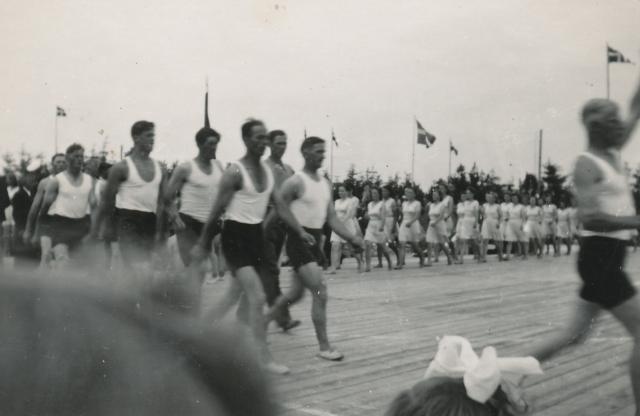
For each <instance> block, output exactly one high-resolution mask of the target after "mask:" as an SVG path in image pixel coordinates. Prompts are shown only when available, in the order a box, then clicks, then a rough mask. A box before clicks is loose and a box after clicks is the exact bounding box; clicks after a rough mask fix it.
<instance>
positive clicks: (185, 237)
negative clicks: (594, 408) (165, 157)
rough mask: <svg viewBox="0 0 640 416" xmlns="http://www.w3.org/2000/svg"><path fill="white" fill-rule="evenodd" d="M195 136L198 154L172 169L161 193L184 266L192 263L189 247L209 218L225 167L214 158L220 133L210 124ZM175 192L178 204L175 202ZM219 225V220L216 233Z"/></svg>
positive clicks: (194, 241) (195, 240)
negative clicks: (210, 126) (163, 194)
mask: <svg viewBox="0 0 640 416" xmlns="http://www.w3.org/2000/svg"><path fill="white" fill-rule="evenodd" d="M195 137H196V145H197V146H198V155H197V156H196V157H195V158H194V159H192V160H189V161H186V162H184V163H181V164H180V165H178V166H177V167H176V168H175V169H174V171H173V174H172V175H171V179H170V180H169V182H168V185H167V189H166V192H165V197H164V198H165V199H164V204H165V206H166V207H167V211H168V215H169V221H170V222H172V223H173V225H174V227H175V230H176V234H177V237H178V249H179V252H180V257H181V259H182V262H183V263H184V265H185V266H189V265H190V264H191V255H190V251H191V249H192V248H193V246H194V244H195V243H196V242H197V241H198V238H199V237H200V234H201V233H202V228H203V227H204V224H205V222H207V218H209V212H211V207H212V206H213V201H215V198H216V195H217V193H218V187H219V186H220V180H221V179H222V173H223V171H224V168H223V166H222V163H220V161H219V160H216V150H217V148H218V143H219V142H220V134H219V133H218V132H217V131H215V130H213V129H211V128H209V127H203V128H202V129H200V130H199V131H198V132H197V133H196V136H195ZM178 194H180V206H179V207H178V206H177V205H176V197H177V196H178ZM220 229H221V227H220V224H218V228H217V230H216V232H215V233H216V234H217V233H218V232H219V231H220ZM209 244H211V243H209Z"/></svg>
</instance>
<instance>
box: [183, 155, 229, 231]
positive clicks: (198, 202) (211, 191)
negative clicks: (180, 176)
mask: <svg viewBox="0 0 640 416" xmlns="http://www.w3.org/2000/svg"><path fill="white" fill-rule="evenodd" d="M190 163H191V173H190V174H189V177H188V178H187V180H186V181H185V183H184V185H183V186H182V191H181V192H180V212H181V213H183V214H185V215H188V216H190V217H192V218H194V219H196V220H198V221H200V222H203V223H204V222H206V221H207V219H208V218H209V214H210V213H211V208H212V207H213V202H214V201H215V199H216V197H217V196H218V188H219V187H220V180H221V179H222V174H223V168H222V164H221V163H220V162H219V161H217V160H211V161H210V166H211V173H209V174H206V173H204V172H203V171H202V169H200V167H199V166H198V164H197V163H196V161H195V160H191V161H190Z"/></svg>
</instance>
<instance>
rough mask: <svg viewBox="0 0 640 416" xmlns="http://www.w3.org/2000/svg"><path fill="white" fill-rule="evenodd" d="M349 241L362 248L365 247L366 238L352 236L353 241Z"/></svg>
mask: <svg viewBox="0 0 640 416" xmlns="http://www.w3.org/2000/svg"><path fill="white" fill-rule="evenodd" d="M349 243H351V245H352V246H354V247H358V248H359V249H361V250H363V249H364V240H363V239H362V237H359V236H353V238H351V241H349Z"/></svg>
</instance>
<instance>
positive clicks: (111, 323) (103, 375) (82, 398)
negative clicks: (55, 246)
mask: <svg viewBox="0 0 640 416" xmlns="http://www.w3.org/2000/svg"><path fill="white" fill-rule="evenodd" d="M5 274H6V273H5ZM245 345H246V344H245V343H244V340H243V338H242V337H241V336H240V335H239V334H238V333H234V332H231V331H226V330H216V331H215V332H214V331H212V330H207V329H204V328H202V327H200V326H199V325H198V324H197V323H196V322H195V321H192V320H189V318H185V317H184V315H176V314H175V313H174V312H172V311H170V310H169V309H166V310H165V309H163V307H162V305H156V307H155V308H154V315H153V318H149V317H146V318H145V317H143V316H142V315H141V314H139V313H136V312H135V300H134V299H133V298H128V297H126V296H123V295H120V294H116V293H115V292H114V291H110V290H105V289H104V288H101V287H98V286H96V285H95V284H93V285H91V286H89V285H87V284H83V282H81V281H79V280H72V279H63V280H58V279H55V280H53V279H47V280H39V279H36V278H32V277H29V276H21V275H18V274H17V273H15V274H14V275H13V276H11V275H9V276H6V275H5V276H3V278H2V281H0V388H1V391H2V399H1V400H0V414H3V415H27V414H28V415H91V416H101V415H104V416H111V415H114V416H115V415H118V416H120V415H136V416H146V415H149V416H151V415H154V416H157V415H160V416H162V415H188V416H199V415H220V416H235V415H243V416H258V415H273V414H274V410H273V405H272V404H271V402H270V401H269V399H270V398H272V397H273V396H272V394H270V392H269V391H268V389H267V387H266V386H267V384H266V379H265V376H264V375H263V373H262V372H261V371H260V369H259V367H258V364H257V361H256V360H255V357H254V354H253V351H251V350H250V349H248V348H246V347H245Z"/></svg>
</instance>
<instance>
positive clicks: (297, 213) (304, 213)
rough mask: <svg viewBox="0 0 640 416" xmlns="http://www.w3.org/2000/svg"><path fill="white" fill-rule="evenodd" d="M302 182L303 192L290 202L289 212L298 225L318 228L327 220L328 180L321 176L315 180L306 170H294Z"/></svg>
mask: <svg viewBox="0 0 640 416" xmlns="http://www.w3.org/2000/svg"><path fill="white" fill-rule="evenodd" d="M294 176H297V177H299V178H300V179H301V180H302V183H303V184H304V193H303V194H302V195H300V196H299V197H298V199H296V200H294V201H293V202H291V213H293V216H294V217H296V219H297V220H298V222H299V223H300V225H302V226H303V227H306V228H312V229H315V230H319V229H321V228H322V226H323V225H324V223H325V221H326V220H327V208H328V207H329V202H331V188H330V187H329V182H327V180H326V179H325V178H323V177H322V176H320V180H319V181H316V180H314V179H313V178H312V177H311V176H309V175H308V174H307V173H306V172H303V171H300V172H296V173H295V174H294Z"/></svg>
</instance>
